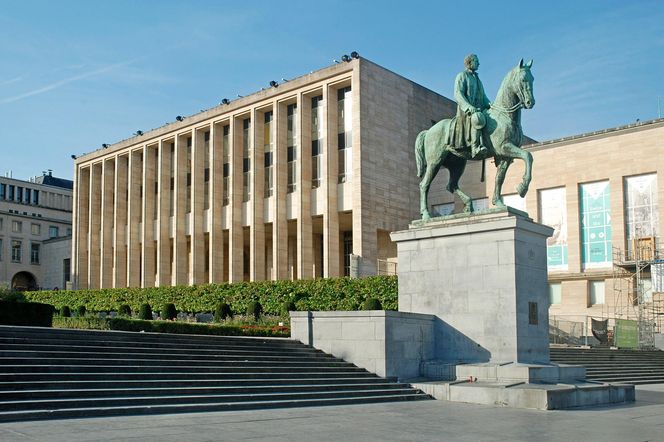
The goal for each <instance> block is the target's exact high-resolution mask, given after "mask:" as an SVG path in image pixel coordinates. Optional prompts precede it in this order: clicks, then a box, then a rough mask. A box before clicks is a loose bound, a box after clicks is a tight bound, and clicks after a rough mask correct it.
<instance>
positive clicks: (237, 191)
mask: <svg viewBox="0 0 664 442" xmlns="http://www.w3.org/2000/svg"><path fill="white" fill-rule="evenodd" d="M243 120H244V118H243V117H234V118H233V119H232V123H231V129H230V135H229V137H230V139H231V172H230V174H231V179H230V182H231V188H230V192H229V207H228V208H227V210H230V226H229V227H230V228H229V229H228V243H229V245H228V247H229V253H228V255H229V256H228V259H229V263H228V279H229V281H230V282H239V281H242V280H243V279H244V269H243V254H244V234H243V232H242V121H243Z"/></svg>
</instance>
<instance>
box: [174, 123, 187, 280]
mask: <svg viewBox="0 0 664 442" xmlns="http://www.w3.org/2000/svg"><path fill="white" fill-rule="evenodd" d="M188 136H189V133H187V134H182V135H178V136H176V137H175V209H174V214H173V216H174V224H175V232H174V235H173V236H174V239H173V267H174V268H173V276H174V280H173V285H185V284H187V282H188V277H187V276H188V273H189V269H188V266H187V262H188V261H189V259H188V253H187V237H186V217H187V216H188V215H187V207H186V205H187V162H188V160H187V137H188Z"/></svg>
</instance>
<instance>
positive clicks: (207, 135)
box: [203, 131, 210, 210]
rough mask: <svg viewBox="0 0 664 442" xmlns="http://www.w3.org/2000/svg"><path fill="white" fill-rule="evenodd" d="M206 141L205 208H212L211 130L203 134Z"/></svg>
mask: <svg viewBox="0 0 664 442" xmlns="http://www.w3.org/2000/svg"><path fill="white" fill-rule="evenodd" d="M203 140H204V141H205V145H204V150H205V160H204V168H205V171H204V177H203V180H204V184H203V201H204V202H203V209H205V210H207V209H209V208H210V131H206V132H205V134H204V135H203Z"/></svg>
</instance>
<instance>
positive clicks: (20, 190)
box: [16, 187, 23, 203]
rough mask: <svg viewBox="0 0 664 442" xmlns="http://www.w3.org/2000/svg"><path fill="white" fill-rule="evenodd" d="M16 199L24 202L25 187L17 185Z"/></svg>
mask: <svg viewBox="0 0 664 442" xmlns="http://www.w3.org/2000/svg"><path fill="white" fill-rule="evenodd" d="M16 201H18V202H19V203H22V202H23V188H22V187H17V188H16Z"/></svg>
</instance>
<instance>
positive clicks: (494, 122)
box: [415, 54, 535, 219]
mask: <svg viewBox="0 0 664 442" xmlns="http://www.w3.org/2000/svg"><path fill="white" fill-rule="evenodd" d="M471 57H473V55H472V54H471V55H470V56H468V57H467V58H466V73H465V74H464V73H463V72H462V73H461V74H459V76H457V82H456V83H457V85H456V87H455V89H459V88H461V89H463V87H464V85H463V84H462V85H461V86H459V80H460V78H459V77H461V76H462V74H463V77H464V78H462V79H461V80H462V81H463V82H465V87H466V90H461V91H457V90H455V96H456V97H457V101H458V105H459V109H458V111H457V116H456V117H455V118H452V119H449V120H441V121H439V122H438V123H436V124H435V125H433V126H432V127H431V128H430V129H428V130H424V131H422V132H420V133H419V134H418V135H417V139H416V140H415V158H416V161H417V176H418V177H420V178H422V181H421V182H420V214H421V215H422V219H429V218H430V217H431V214H430V213H429V206H428V201H427V199H428V194H429V187H430V186H431V182H432V181H433V179H434V178H435V176H436V174H437V173H438V170H439V169H440V167H441V166H443V167H445V168H447V169H448V170H449V171H450V178H449V182H448V184H447V190H448V191H449V192H451V193H454V194H456V195H457V196H458V197H459V198H460V199H461V201H462V202H463V204H464V212H466V213H470V212H473V202H472V199H471V198H470V197H469V196H468V195H466V194H465V193H464V192H463V191H461V189H459V179H460V178H461V175H463V171H464V169H465V168H466V162H467V161H468V160H473V161H483V160H485V159H486V158H493V159H494V162H495V164H496V168H497V169H498V170H497V172H496V184H495V188H494V192H493V198H492V202H493V204H494V205H495V206H497V207H504V206H505V203H503V198H502V193H501V192H502V186H503V182H504V180H505V173H506V172H507V168H508V167H509V165H510V164H512V161H514V159H515V158H519V159H521V160H523V161H524V163H525V165H526V167H525V172H524V174H523V179H522V181H521V183H519V185H518V186H517V189H516V190H517V192H518V194H519V195H520V196H521V197H523V196H525V195H526V193H527V192H528V186H529V185H530V180H531V170H532V164H533V156H532V154H531V153H530V152H527V151H525V150H524V149H522V148H521V142H522V140H523V131H522V129H521V109H522V108H524V109H531V108H532V107H533V106H534V105H535V98H534V96H533V81H534V78H533V75H532V73H531V72H530V68H531V67H532V65H533V62H532V60H531V61H530V62H528V63H527V64H524V62H523V60H521V61H520V62H519V65H518V66H516V67H515V68H514V69H512V70H511V71H509V72H508V73H507V76H505V79H504V80H503V82H502V84H501V86H500V89H499V90H498V95H497V97H496V100H495V101H494V102H493V103H488V100H486V96H485V95H484V89H483V87H482V83H481V82H480V81H479V78H478V77H476V72H475V71H476V70H477V66H479V61H477V56H474V57H475V60H474V61H473V60H469V58H471ZM469 61H470V63H469ZM471 71H472V72H471ZM473 74H475V75H474V76H473ZM474 77H476V80H474ZM469 89H472V90H469ZM460 93H461V94H462V96H463V97H464V99H465V102H462V100H460V99H459V95H460ZM463 94H465V95H463ZM473 97H475V98H473ZM472 100H475V102H471V101H472ZM462 120H463V121H462ZM474 131H475V132H474Z"/></svg>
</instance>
